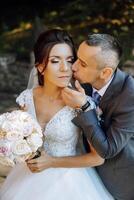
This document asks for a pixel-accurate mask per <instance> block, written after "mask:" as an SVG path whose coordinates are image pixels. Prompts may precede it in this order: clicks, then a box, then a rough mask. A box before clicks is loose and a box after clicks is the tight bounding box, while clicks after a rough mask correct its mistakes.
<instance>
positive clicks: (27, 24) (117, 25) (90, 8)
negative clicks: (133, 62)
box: [0, 0, 134, 60]
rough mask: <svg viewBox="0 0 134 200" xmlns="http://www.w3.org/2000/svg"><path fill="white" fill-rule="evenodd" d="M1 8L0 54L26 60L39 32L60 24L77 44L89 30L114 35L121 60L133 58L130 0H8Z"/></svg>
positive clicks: (133, 25)
mask: <svg viewBox="0 0 134 200" xmlns="http://www.w3.org/2000/svg"><path fill="white" fill-rule="evenodd" d="M0 11H1V12H0V53H5V52H12V53H16V54H17V58H18V59H21V60H28V59H29V53H30V51H31V50H32V47H33V44H34V41H35V39H36V37H37V35H38V33H39V32H41V30H43V29H47V28H54V27H61V28H64V29H66V30H68V31H69V32H70V33H71V34H72V36H73V38H74V41H75V43H76V47H77V46H78V44H79V43H80V42H81V41H82V40H84V39H85V37H86V35H87V34H88V33H93V32H94V33H98V32H99V33H100V32H105V33H110V34H113V35H115V36H116V37H118V38H119V39H120V41H121V42H122V45H123V47H124V60H126V59H133V55H132V48H133V47H134V37H133V35H134V1H133V0H99V1H97V0H72V1H71V0H68V1H65V0H58V1H54V0H47V1H46V0H38V2H34V1H29V0H27V1H25V0H20V1H19V4H18V2H17V1H13V0H10V1H6V2H5V6H3V7H1V8H0Z"/></svg>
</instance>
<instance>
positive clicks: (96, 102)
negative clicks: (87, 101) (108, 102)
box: [92, 91, 101, 106]
mask: <svg viewBox="0 0 134 200" xmlns="http://www.w3.org/2000/svg"><path fill="white" fill-rule="evenodd" d="M92 97H93V99H94V102H95V104H96V106H98V105H99V103H100V100H101V95H100V94H99V93H98V92H97V91H95V92H93V94H92Z"/></svg>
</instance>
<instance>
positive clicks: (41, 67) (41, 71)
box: [37, 64, 44, 75]
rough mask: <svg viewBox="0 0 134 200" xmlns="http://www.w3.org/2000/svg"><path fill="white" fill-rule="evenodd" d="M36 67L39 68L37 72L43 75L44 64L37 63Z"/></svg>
mask: <svg viewBox="0 0 134 200" xmlns="http://www.w3.org/2000/svg"><path fill="white" fill-rule="evenodd" d="M37 69H38V70H39V72H40V73H41V74H42V75H44V65H43V64H39V65H38V67H37Z"/></svg>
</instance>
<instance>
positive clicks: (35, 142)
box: [27, 134, 43, 152]
mask: <svg viewBox="0 0 134 200" xmlns="http://www.w3.org/2000/svg"><path fill="white" fill-rule="evenodd" d="M27 143H28V144H29V146H30V147H31V149H32V151H33V152H35V151H37V149H38V148H39V147H41V146H42V144H43V140H42V138H41V137H39V135H38V134H32V135H30V136H28V137H27Z"/></svg>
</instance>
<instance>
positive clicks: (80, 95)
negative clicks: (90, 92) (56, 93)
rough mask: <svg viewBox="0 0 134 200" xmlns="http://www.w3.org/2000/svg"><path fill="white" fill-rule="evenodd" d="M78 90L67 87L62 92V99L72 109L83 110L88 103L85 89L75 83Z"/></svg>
mask: <svg viewBox="0 0 134 200" xmlns="http://www.w3.org/2000/svg"><path fill="white" fill-rule="evenodd" d="M75 87H76V90H74V89H71V88H70V87H65V88H64V89H63V90H62V99H63V101H64V102H65V104H66V105H68V106H70V107H72V108H81V107H82V106H83V105H84V104H85V103H86V101H87V97H86V95H85V91H84V89H83V88H82V87H81V85H80V83H79V82H78V81H77V80H76V81H75Z"/></svg>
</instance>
